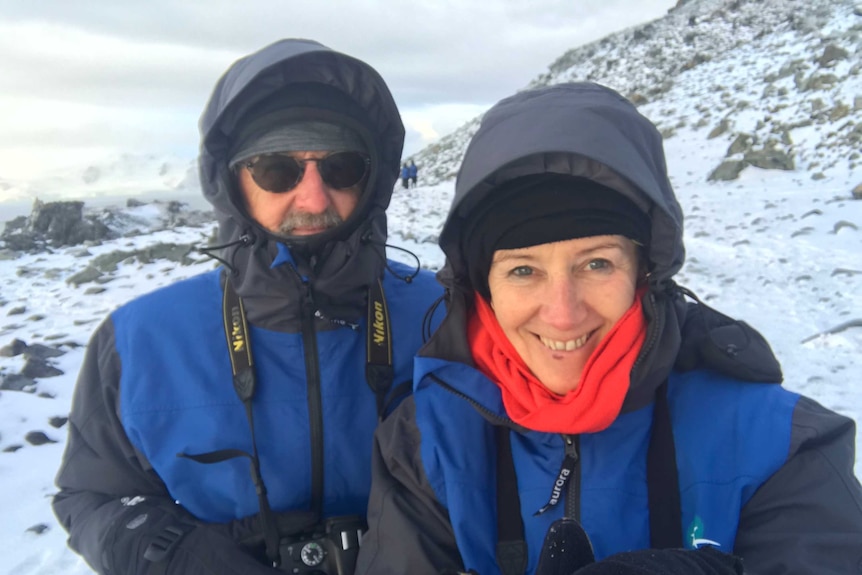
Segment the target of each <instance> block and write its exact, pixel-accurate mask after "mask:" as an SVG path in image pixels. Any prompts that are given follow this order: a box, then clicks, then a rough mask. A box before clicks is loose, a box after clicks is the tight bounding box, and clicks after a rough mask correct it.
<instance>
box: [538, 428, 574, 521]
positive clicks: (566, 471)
mask: <svg viewBox="0 0 862 575" xmlns="http://www.w3.org/2000/svg"><path fill="white" fill-rule="evenodd" d="M563 441H564V442H565V445H566V456H565V457H563V464H562V465H561V466H560V471H559V472H558V473H557V479H556V480H555V481H554V486H553V487H552V488H551V497H550V499H548V502H547V503H545V505H543V506H542V508H541V509H539V510H538V511H536V512H535V513H533V517H536V516H537V515H541V514H542V513H545V512H546V511H548V510H549V509H551V508H552V507H554V506H555V505H557V504H558V503H559V502H560V500H561V499H562V498H563V489H565V487H566V484H567V483H568V482H569V478H570V477H571V476H572V473H574V472H575V466H577V464H578V448H577V446H576V445H575V441H574V439H572V436H571V435H564V436H563Z"/></svg>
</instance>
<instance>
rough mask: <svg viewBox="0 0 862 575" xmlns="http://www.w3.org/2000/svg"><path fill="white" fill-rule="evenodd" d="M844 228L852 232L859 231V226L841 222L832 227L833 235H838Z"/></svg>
mask: <svg viewBox="0 0 862 575" xmlns="http://www.w3.org/2000/svg"><path fill="white" fill-rule="evenodd" d="M842 228H850V229H851V230H857V231H858V230H859V226H857V225H856V224H854V223H853V222H848V221H847V220H841V221H840V222H835V225H834V226H832V233H833V234H837V233H838V231H839V230H841V229H842Z"/></svg>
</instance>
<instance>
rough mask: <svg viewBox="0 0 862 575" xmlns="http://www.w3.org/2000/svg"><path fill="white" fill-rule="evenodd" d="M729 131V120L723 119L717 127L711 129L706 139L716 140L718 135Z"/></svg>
mask: <svg viewBox="0 0 862 575" xmlns="http://www.w3.org/2000/svg"><path fill="white" fill-rule="evenodd" d="M729 129H730V120H728V119H727V118H724V119H723V120H722V121H721V122H719V123H718V125H717V126H716V127H715V128H713V129H712V131H711V132H710V133H709V135H707V139H709V140H712V139H713V138H717V137H719V136H720V135H722V134H724V133H725V132H727V131H728V130H729Z"/></svg>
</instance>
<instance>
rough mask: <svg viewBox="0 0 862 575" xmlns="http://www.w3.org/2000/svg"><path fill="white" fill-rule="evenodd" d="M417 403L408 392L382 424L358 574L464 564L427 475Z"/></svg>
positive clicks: (430, 574)
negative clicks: (417, 421) (421, 445)
mask: <svg viewBox="0 0 862 575" xmlns="http://www.w3.org/2000/svg"><path fill="white" fill-rule="evenodd" d="M415 415H416V405H415V403H414V402H413V397H408V398H407V399H405V400H404V402H403V403H402V404H401V405H400V406H399V407H398V409H396V410H395V411H394V412H393V413H392V415H390V416H389V417H388V418H387V419H386V420H384V422H383V423H381V424H380V426H379V427H378V428H377V431H376V433H375V440H374V454H373V458H372V481H371V496H370V499H369V502H368V533H366V534H365V536H364V537H363V540H362V548H361V550H360V552H359V559H358V565H357V569H356V573H357V575H372V574H373V575H390V574H391V575H396V574H397V575H403V574H404V573H410V574H411V575H426V574H427V575H437V574H439V573H444V572H453V573H454V572H458V571H461V570H462V569H463V567H462V560H461V554H460V553H459V551H458V545H457V543H456V542H455V534H454V532H453V531H452V527H451V526H450V523H449V514H448V512H447V510H446V509H445V508H444V507H443V505H442V504H441V503H440V502H439V501H438V500H437V498H436V496H435V495H434V491H433V489H432V488H431V485H430V484H429V483H428V479H427V477H426V476H425V472H424V468H423V465H422V460H421V456H420V443H421V437H420V434H419V429H418V428H417V427H416V421H415Z"/></svg>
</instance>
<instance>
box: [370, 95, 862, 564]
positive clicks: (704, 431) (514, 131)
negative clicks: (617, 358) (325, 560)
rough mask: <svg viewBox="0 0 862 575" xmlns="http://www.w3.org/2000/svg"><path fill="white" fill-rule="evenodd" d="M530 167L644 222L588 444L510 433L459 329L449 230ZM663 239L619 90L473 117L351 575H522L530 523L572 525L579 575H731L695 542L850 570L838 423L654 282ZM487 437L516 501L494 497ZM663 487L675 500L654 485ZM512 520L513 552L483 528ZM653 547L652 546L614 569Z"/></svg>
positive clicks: (674, 234) (735, 324) (535, 540)
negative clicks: (620, 386)
mask: <svg viewBox="0 0 862 575" xmlns="http://www.w3.org/2000/svg"><path fill="white" fill-rule="evenodd" d="M545 173H558V174H567V175H572V176H577V177H581V178H589V179H591V180H593V181H595V182H597V183H599V184H602V185H603V186H606V187H608V188H611V189H613V190H615V191H617V192H619V193H621V194H623V195H625V196H626V197H627V198H628V199H629V200H631V201H632V202H634V203H635V205H637V206H639V207H640V209H642V210H643V211H644V212H645V213H646V214H647V215H649V217H650V220H651V226H652V230H651V237H652V241H651V244H650V246H649V249H648V254H647V257H648V260H649V263H648V267H649V271H650V274H649V276H648V284H649V285H648V292H647V294H646V296H645V298H644V313H645V315H646V319H647V321H648V327H647V335H646V340H645V343H644V345H643V348H642V350H641V352H640V355H639V357H638V359H637V361H636V362H635V364H634V367H633V368H632V372H631V386H630V388H629V391H628V394H627V396H626V398H625V401H624V404H623V408H622V411H621V413H620V415H619V416H618V417H617V418H616V420H615V421H614V422H613V423H612V424H611V425H610V427H608V428H607V429H604V430H603V431H600V432H597V433H584V434H581V435H577V436H563V435H561V434H553V433H542V432H537V431H531V430H528V429H525V428H523V427H520V426H519V425H517V424H516V423H515V422H513V421H512V420H511V419H510V418H509V416H508V415H507V414H506V411H505V409H504V407H503V401H502V397H501V391H500V388H499V387H498V385H497V384H496V383H494V382H492V381H491V380H489V379H488V378H487V377H486V376H485V375H484V374H483V373H481V372H480V371H478V370H477V369H476V368H475V366H474V362H473V359H472V357H471V354H470V346H469V343H468V339H467V335H466V333H467V329H466V325H467V320H468V317H469V313H470V309H471V306H472V305H473V303H472V302H473V290H474V286H472V285H471V282H470V275H469V274H468V271H467V269H466V264H465V258H464V253H463V251H462V244H461V242H462V235H463V234H464V233H465V232H464V230H465V229H466V227H467V226H466V225H465V222H466V221H467V220H468V219H469V217H470V214H471V210H473V209H474V208H475V207H476V206H477V205H478V204H480V203H483V202H484V203H485V204H486V205H487V203H488V202H493V201H494V196H493V194H494V193H495V191H496V190H498V189H500V186H501V184H503V183H505V182H507V181H510V180H513V179H515V178H518V177H521V176H525V175H531V174H545ZM682 236H683V228H682V212H681V209H680V206H679V204H678V203H677V200H676V198H675V196H674V193H673V190H672V188H671V185H670V182H669V181H668V177H667V168H666V165H665V159H664V152H663V149H662V142H661V136H660V135H659V133H658V131H657V130H656V129H655V127H654V126H653V125H652V124H651V123H650V122H649V121H648V120H646V119H645V118H644V117H643V116H641V115H640V114H639V113H638V112H637V110H636V109H635V108H634V106H632V105H631V104H630V103H629V102H628V101H627V100H625V99H624V98H622V97H621V96H620V95H618V94H616V93H615V92H613V91H611V90H608V89H606V88H603V87H601V86H598V85H595V84H590V83H580V84H563V85H557V86H553V87H549V88H544V89H539V90H533V91H526V92H522V93H519V94H518V95H516V96H512V97H510V98H507V99H505V100H503V101H501V102H500V103H499V104H497V105H496V106H495V107H493V108H492V109H491V110H490V111H489V112H488V113H487V114H486V115H485V116H484V118H483V120H482V123H481V126H480V128H479V130H478V132H477V133H476V135H475V136H474V137H473V139H472V141H471V143H470V145H469V147H468V149H467V152H466V154H465V157H464V161H463V163H462V165H461V169H460V172H459V175H458V181H457V184H456V192H455V198H454V201H453V205H452V208H451V210H450V213H449V215H448V219H447V221H446V224H445V226H444V228H443V231H442V233H441V236H440V245H441V247H442V248H443V250H444V251H445V252H446V256H447V265H446V267H445V268H444V269H443V270H441V272H440V274H439V275H438V277H439V279H440V280H441V282H443V283H444V285H445V286H446V289H447V299H446V303H447V306H448V314H447V315H446V318H445V319H444V320H443V322H442V324H441V326H440V328H439V329H438V330H437V332H436V333H435V334H434V336H433V337H432V339H431V340H430V341H429V342H428V344H426V345H425V346H424V347H423V349H422V350H421V352H420V356H419V357H418V358H417V360H416V372H415V378H414V382H415V383H414V385H415V388H414V394H413V396H411V397H410V398H408V399H407V400H406V401H405V402H404V403H402V404H401V405H400V406H399V408H398V409H397V410H396V412H395V413H394V414H393V415H392V416H391V417H390V418H389V419H388V420H387V421H386V422H384V424H383V425H382V426H381V427H380V428H379V429H378V431H377V435H376V444H375V458H374V479H373V484H372V492H371V499H370V503H369V528H370V530H369V533H368V535H367V536H366V538H365V540H364V543H363V548H362V552H361V554H360V559H359V566H358V569H357V573H361V574H363V575H367V574H396V573H407V572H409V573H414V574H432V573H441V572H456V571H468V570H469V571H470V572H476V573H480V574H482V575H490V574H493V573H499V572H501V571H503V567H504V566H505V567H507V568H512V567H513V565H514V566H515V567H516V568H515V569H512V570H507V571H503V572H506V573H524V572H526V573H533V572H535V570H536V568H537V564H538V562H539V557H540V551H541V550H542V546H543V539H544V537H545V535H546V533H547V532H548V529H549V526H550V525H551V524H552V522H554V521H555V520H557V519H560V518H562V517H564V516H565V517H569V518H572V519H575V520H577V521H579V522H580V524H581V525H582V526H583V529H584V530H585V532H586V534H587V535H588V537H589V539H590V540H591V544H592V547H593V552H594V554H595V558H596V559H597V560H602V559H605V558H608V557H610V556H614V557H615V559H613V560H612V561H616V563H606V562H602V561H599V562H597V563H595V564H594V567H591V568H592V569H595V570H594V571H592V570H589V571H585V574H586V573H591V574H592V573H595V574H597V575H598V574H609V573H614V574H616V573H620V574H622V573H643V574H652V573H663V574H668V573H687V574H692V573H701V574H707V573H709V574H718V573H738V572H739V571H737V570H736V569H738V568H739V565H738V563H736V560H735V559H733V557H732V556H730V555H723V554H720V553H714V552H712V551H708V552H702V553H698V552H695V551H694V550H695V549H698V548H702V547H712V548H715V549H718V550H719V551H724V552H726V553H733V554H736V555H739V556H741V557H742V559H743V561H744V564H745V566H746V572H747V573H752V574H755V573H799V574H802V573H806V574H810V573H818V574H826V573H829V574H838V573H850V572H855V570H857V569H858V568H859V565H860V564H862V563H860V561H862V489H860V486H859V482H858V481H857V479H856V478H855V477H854V475H853V464H854V457H853V452H854V448H853V443H854V436H855V431H854V424H853V422H852V421H851V420H849V419H847V418H845V417H843V416H840V415H837V414H835V413H833V412H831V411H828V410H826V409H824V408H823V407H821V406H819V405H818V404H816V403H815V402H814V401H812V400H810V399H807V398H804V397H801V396H799V395H797V394H794V393H791V392H789V391H787V390H785V389H784V388H782V387H781V386H780V385H779V384H778V383H779V382H780V381H781V377H782V375H781V372H780V368H779V366H778V364H777V362H776V360H775V358H774V356H773V354H772V352H771V350H770V349H769V346H768V344H767V343H766V342H765V341H764V340H763V338H762V337H761V336H760V335H759V334H758V333H757V332H756V331H754V330H753V329H752V328H751V327H749V326H747V325H746V324H744V323H743V322H739V321H735V320H732V319H730V318H728V317H726V316H724V315H722V314H720V313H718V312H716V311H714V310H711V309H710V308H708V307H706V306H704V305H702V304H699V303H697V304H696V303H693V302H692V303H689V302H687V301H686V299H685V297H684V293H689V292H687V291H684V290H683V289H682V288H679V287H677V286H676V284H674V282H673V280H672V278H673V276H674V274H675V273H676V272H677V271H678V270H679V269H680V267H681V266H682V264H683V260H684V249H683V241H682ZM659 394H661V397H664V398H666V399H664V400H662V405H663V406H664V407H663V408H662V410H663V411H661V412H660V411H659V408H658V407H656V406H657V405H658V401H657V397H659V396H660V395H659ZM668 412H669V415H662V416H661V417H660V415H659V413H662V414H666V413H668ZM659 420H661V421H665V420H668V421H669V428H670V429H671V430H672V432H671V433H672V439H671V440H669V441H667V440H660V439H659V440H657V441H658V443H657V446H658V447H656V448H654V449H653V448H651V439H652V434H656V437H657V438H660V437H662V436H661V435H659V432H658V431H657V430H658V424H657V423H656V422H657V421H659ZM501 427H502V428H503V429H504V430H505V432H504V433H505V434H506V435H508V437H509V441H510V443H511V447H510V448H509V449H510V452H511V457H512V461H513V465H514V468H515V477H516V487H515V488H514V489H515V490H516V495H515V496H513V497H503V498H501V499H502V500H503V502H498V499H497V498H498V496H499V493H500V492H501V491H502V489H503V487H502V485H503V483H502V475H501V473H500V471H499V469H498V465H499V462H500V461H501V460H502V457H503V454H502V453H501V452H502V448H500V449H498V446H499V445H500V443H499V439H498V430H499V429H500V428H501ZM674 449H675V451H673V450H674ZM651 452H652V453H656V454H665V455H666V454H668V453H669V454H670V455H669V459H668V458H667V457H666V458H665V459H664V460H662V461H663V462H664V465H665V467H662V466H658V467H657V468H658V469H659V470H660V471H663V472H664V473H663V474H661V475H660V480H659V481H653V482H652V483H653V485H657V486H658V487H656V490H655V491H651V486H650V483H651V481H650V480H649V476H648V474H649V473H650V466H651V461H652V460H649V461H648V457H651V455H650V453H651ZM564 463H565V464H566V466H564ZM564 469H566V470H567V471H568V472H569V473H568V474H566V473H563V470H564ZM671 479H673V480H674V481H676V482H678V487H677V488H675V489H672V490H669V491H668V490H667V486H668V485H672V482H671V481H670V480H671ZM662 489H664V491H662ZM656 492H661V493H665V495H666V496H667V494H668V493H669V498H668V499H665V500H663V501H665V502H669V501H671V500H673V499H675V500H676V501H677V502H678V507H679V513H678V514H677V516H675V517H674V516H673V515H671V517H672V518H673V519H672V520H671V521H669V522H665V523H664V524H662V523H661V522H660V521H656V520H657V519H659V518H662V517H663V514H664V512H665V511H666V510H667V509H670V508H671V506H670V505H667V506H665V505H658V506H654V510H655V514H654V516H651V515H653V514H651V508H652V507H653V506H651V505H650V498H651V496H652V495H653V493H656ZM504 493H505V492H504ZM513 500H515V501H517V502H518V503H519V505H520V508H516V509H515V511H514V514H515V515H512V507H511V504H512V501H513ZM540 509H541V510H542V512H539V511H540ZM504 512H505V513H508V515H503V513H504ZM518 515H520V517H521V521H523V524H524V537H523V539H524V540H525V542H526V549H527V551H526V556H525V557H523V556H522V555H521V554H520V552H519V548H518V547H517V546H515V547H513V546H511V545H510V543H511V542H512V541H517V538H510V535H511V533H506V534H505V535H506V538H505V539H504V537H503V534H502V531H503V530H508V529H510V528H511V525H510V524H511V523H512V521H508V520H506V519H505V518H506V517H509V518H510V519H511V518H512V517H517V516H518ZM501 516H502V517H503V518H504V520H503V521H502V522H500V517H501ZM503 542H506V545H504V546H502V547H501V546H498V544H501V543H503ZM659 542H661V543H659ZM564 543H565V542H564ZM569 544H574V542H572V541H570V542H569ZM656 547H660V548H663V549H664V550H663V551H660V552H656V551H649V552H644V553H643V554H633V555H622V556H620V555H618V554H619V553H621V552H628V551H634V550H644V549H651V548H656ZM671 548H676V549H677V550H676V551H674V550H672V549H671ZM679 549H687V550H691V551H689V552H688V553H684V552H680V551H679ZM501 550H502V551H504V552H502V553H501ZM513 550H514V552H512V551H513ZM557 550H558V551H560V550H563V551H564V550H565V544H563V545H561V546H560V547H559V548H558V549H557ZM513 557H514V559H513ZM521 559H523V564H521V563H520V560H521ZM617 569H618V570H617ZM639 569H640V570H639ZM578 573H580V572H578Z"/></svg>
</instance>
